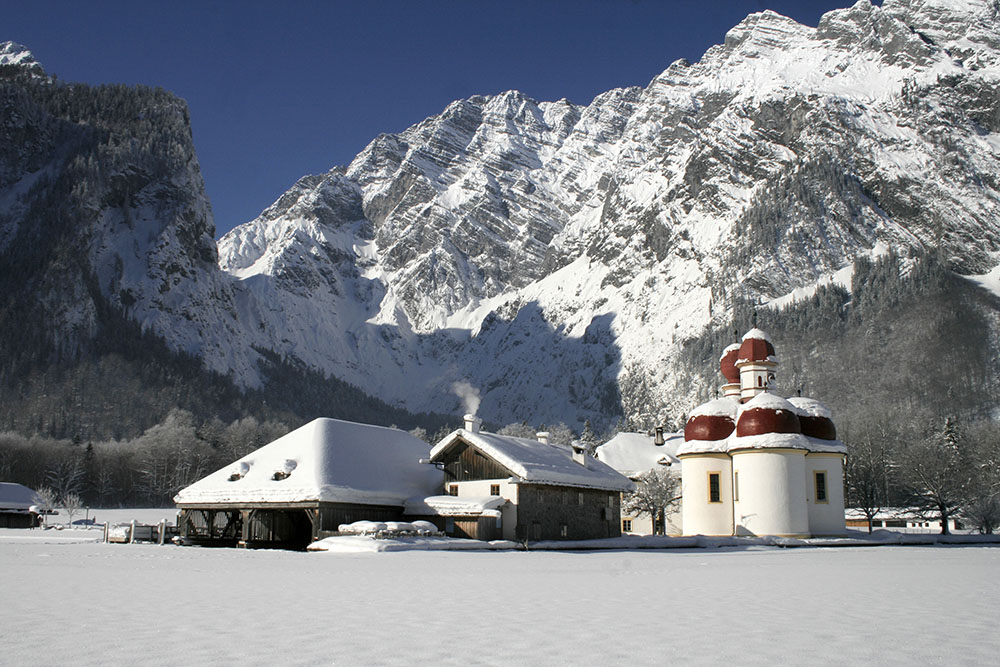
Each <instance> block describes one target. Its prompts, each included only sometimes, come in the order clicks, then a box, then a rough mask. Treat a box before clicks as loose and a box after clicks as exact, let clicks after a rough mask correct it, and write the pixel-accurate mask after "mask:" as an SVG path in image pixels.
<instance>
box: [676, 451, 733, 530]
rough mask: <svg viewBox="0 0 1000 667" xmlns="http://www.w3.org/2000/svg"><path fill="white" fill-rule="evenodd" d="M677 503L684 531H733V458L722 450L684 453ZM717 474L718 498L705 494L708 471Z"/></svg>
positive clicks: (706, 492)
mask: <svg viewBox="0 0 1000 667" xmlns="http://www.w3.org/2000/svg"><path fill="white" fill-rule="evenodd" d="M683 460H684V468H683V470H684V477H683V480H682V490H681V494H682V496H683V501H682V503H681V517H682V527H683V529H684V534H685V535H732V534H733V462H732V460H731V459H730V458H729V456H727V455H725V454H702V455H692V456H685V457H684V459H683ZM713 474H718V476H719V492H720V495H719V501H718V502H711V500H710V497H709V478H710V475H713Z"/></svg>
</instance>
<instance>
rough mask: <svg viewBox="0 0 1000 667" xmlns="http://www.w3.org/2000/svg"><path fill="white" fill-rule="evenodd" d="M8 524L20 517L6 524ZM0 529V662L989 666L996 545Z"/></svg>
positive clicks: (998, 607) (997, 594) (998, 596)
mask: <svg viewBox="0 0 1000 667" xmlns="http://www.w3.org/2000/svg"><path fill="white" fill-rule="evenodd" d="M0 532H2V533H3V536H4V537H10V535H11V534H12V533H14V532H15V531H12V530H5V531H0ZM20 532H21V533H31V532H34V533H35V534H37V535H39V536H41V534H43V533H44V534H46V535H47V539H46V540H41V539H36V540H34V541H32V540H29V539H27V537H25V538H22V539H19V540H11V539H7V540H5V539H0V572H3V573H4V574H5V577H4V580H5V581H4V585H3V587H2V593H0V600H2V604H0V627H2V628H3V632H2V635H0V636H2V637H3V640H2V641H3V646H2V654H0V655H2V658H0V663H4V664H12V665H52V664H77V665H79V664H84V665H87V664H90V665H96V664H100V665H102V666H108V665H126V664H129V665H130V664H134V663H139V664H157V665H178V664H240V665H274V664H282V665H286V664H345V665H354V664H382V665H394V664H399V665H412V664H434V665H474V664H546V665H561V664H593V665H597V664H601V665H604V664H654V663H655V664H664V663H672V664H684V663H696V664H706V663H713V664H726V663H730V664H739V665H745V664H760V665H765V664H766V665H771V664H793V663H805V662H808V663H810V664H838V665H839V664H921V665H959V664H969V665H980V664H995V663H996V660H997V655H998V653H1000V634H998V633H997V632H996V618H997V616H998V613H1000V579H998V578H997V576H996V573H997V572H998V571H1000V548H996V547H990V546H961V547H959V546H934V547H927V546H909V547H877V548H871V547H868V548H800V549H781V548H774V547H751V548H745V549H731V548H730V549H671V550H662V551H661V550H643V551H600V552H540V551H530V552H459V551H450V552H426V551H407V552H401V553H294V552H287V551H245V550H237V549H206V548H196V547H175V546H155V545H114V544H98V543H86V542H80V541H72V538H74V537H77V536H79V535H80V534H84V535H85V531H58V534H55V533H57V531H44V532H43V531H20Z"/></svg>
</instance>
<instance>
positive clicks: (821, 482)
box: [813, 471, 829, 503]
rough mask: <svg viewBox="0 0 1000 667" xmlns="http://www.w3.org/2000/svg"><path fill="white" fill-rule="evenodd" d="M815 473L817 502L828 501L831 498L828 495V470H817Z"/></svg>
mask: <svg viewBox="0 0 1000 667" xmlns="http://www.w3.org/2000/svg"><path fill="white" fill-rule="evenodd" d="M813 474H814V475H815V479H816V502H818V503H825V502H828V501H829V498H827V497H826V472H819V471H816V472H815V473H813Z"/></svg>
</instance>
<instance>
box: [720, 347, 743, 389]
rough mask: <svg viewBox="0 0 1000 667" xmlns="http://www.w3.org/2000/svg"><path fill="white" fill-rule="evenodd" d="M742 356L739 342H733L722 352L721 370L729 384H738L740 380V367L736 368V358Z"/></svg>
mask: <svg viewBox="0 0 1000 667" xmlns="http://www.w3.org/2000/svg"><path fill="white" fill-rule="evenodd" d="M739 356H740V345H739V343H733V344H732V345H730V346H729V347H727V348H726V349H725V351H724V352H723V353H722V358H720V359H719V370H720V371H722V375H723V377H725V378H726V382H728V383H729V384H737V383H738V382H739V381H740V369H738V368H736V360H737V359H738V358H739Z"/></svg>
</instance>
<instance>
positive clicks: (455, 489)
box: [448, 484, 458, 496]
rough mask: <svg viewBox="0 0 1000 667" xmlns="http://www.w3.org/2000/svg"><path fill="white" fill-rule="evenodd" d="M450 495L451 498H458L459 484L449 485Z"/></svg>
mask: <svg viewBox="0 0 1000 667" xmlns="http://www.w3.org/2000/svg"><path fill="white" fill-rule="evenodd" d="M448 495H449V496H457V495H458V484H449V485H448Z"/></svg>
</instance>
